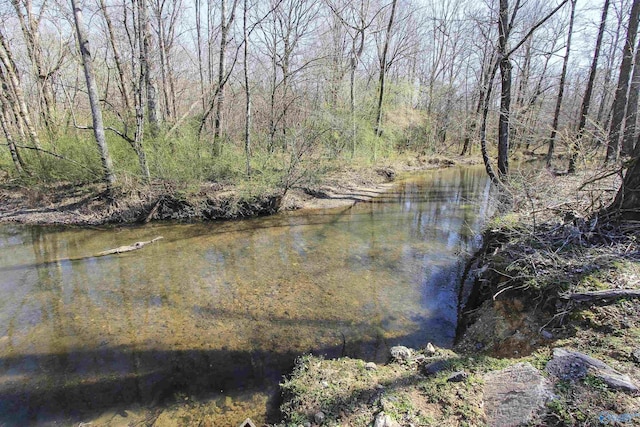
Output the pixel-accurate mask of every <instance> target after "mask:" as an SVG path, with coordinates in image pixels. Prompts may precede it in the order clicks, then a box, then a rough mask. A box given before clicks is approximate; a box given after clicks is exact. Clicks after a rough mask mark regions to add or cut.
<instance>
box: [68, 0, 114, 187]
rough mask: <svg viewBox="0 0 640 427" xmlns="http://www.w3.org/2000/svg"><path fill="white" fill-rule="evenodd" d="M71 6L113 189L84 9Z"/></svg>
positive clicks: (106, 172) (106, 179)
mask: <svg viewBox="0 0 640 427" xmlns="http://www.w3.org/2000/svg"><path fill="white" fill-rule="evenodd" d="M71 6H72V8H73V17H74V21H75V25H76V33H77V36H78V46H79V48H80V55H81V56H82V63H83V65H84V76H85V79H86V81H87V91H88V92H89V103H90V105H91V116H92V118H93V133H94V136H95V138H96V143H97V144H98V151H99V152H100V159H101V161H102V169H103V173H104V178H103V180H104V182H105V184H107V190H108V191H109V192H111V191H112V187H113V184H114V183H115V182H116V177H115V175H114V173H113V164H112V162H111V157H110V156H109V149H108V147H107V142H106V138H105V134H104V124H103V122H102V111H101V110H100V104H99V97H98V88H97V86H96V81H95V77H94V73H93V63H92V58H91V53H90V51H89V40H88V39H87V36H86V33H85V30H84V23H83V20H82V10H81V9H80V7H78V6H77V5H76V0H71Z"/></svg>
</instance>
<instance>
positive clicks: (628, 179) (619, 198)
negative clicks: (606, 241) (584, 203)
mask: <svg viewBox="0 0 640 427" xmlns="http://www.w3.org/2000/svg"><path fill="white" fill-rule="evenodd" d="M608 210H609V212H611V213H613V214H614V215H616V216H619V217H620V218H622V219H627V220H632V221H639V220H640V157H636V158H635V159H634V160H633V161H632V163H631V165H630V166H629V169H627V171H626V173H625V175H624V179H623V180H622V185H621V186H620V189H619V190H618V193H617V194H616V198H615V200H614V201H613V203H612V204H611V206H610V207H609V209H608Z"/></svg>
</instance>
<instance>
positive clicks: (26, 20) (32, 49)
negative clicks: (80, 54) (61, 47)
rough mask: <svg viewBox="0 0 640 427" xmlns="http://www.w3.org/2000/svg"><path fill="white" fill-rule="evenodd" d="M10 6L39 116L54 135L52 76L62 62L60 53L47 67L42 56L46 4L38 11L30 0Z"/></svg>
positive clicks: (23, 0)
mask: <svg viewBox="0 0 640 427" xmlns="http://www.w3.org/2000/svg"><path fill="white" fill-rule="evenodd" d="M11 4H12V5H13V8H14V10H15V12H16V15H17V16H18V21H19V22H20V28H21V30H22V34H23V36H24V41H25V47H26V50H27V55H28V56H29V59H30V61H31V64H32V66H33V75H34V76H35V77H36V82H37V86H38V95H39V98H40V101H41V116H42V121H43V123H44V125H45V128H46V129H47V130H48V131H49V132H50V133H51V134H55V129H56V126H57V124H56V120H55V94H54V91H53V85H52V76H53V74H54V73H56V72H57V71H58V70H59V68H60V66H61V65H62V61H63V60H64V53H62V54H61V55H60V57H59V59H58V61H57V63H56V64H53V66H47V64H46V63H45V59H44V55H43V46H42V43H41V37H40V28H39V27H40V22H41V20H42V17H43V14H44V12H45V10H46V8H47V2H43V3H42V5H41V6H40V10H39V11H37V12H36V11H34V10H33V3H32V2H31V0H11Z"/></svg>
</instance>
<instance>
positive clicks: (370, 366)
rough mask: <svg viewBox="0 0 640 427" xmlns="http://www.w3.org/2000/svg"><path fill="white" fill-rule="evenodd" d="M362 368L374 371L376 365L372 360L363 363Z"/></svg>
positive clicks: (376, 367)
mask: <svg viewBox="0 0 640 427" xmlns="http://www.w3.org/2000/svg"><path fill="white" fill-rule="evenodd" d="M364 369H366V370H367V371H375V370H376V369H378V365H376V364H375V363H373V362H367V363H365V365H364Z"/></svg>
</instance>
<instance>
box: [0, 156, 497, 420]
mask: <svg viewBox="0 0 640 427" xmlns="http://www.w3.org/2000/svg"><path fill="white" fill-rule="evenodd" d="M488 210H489V183H488V181H487V179H486V177H485V174H484V172H483V171H482V169H480V168H465V169H463V168H453V169H447V170H442V171H435V172H432V173H428V174H423V175H420V176H417V177H412V178H409V179H407V180H405V181H403V182H401V183H399V184H398V185H397V186H396V187H394V188H393V189H392V190H391V191H390V192H388V193H385V194H384V195H382V196H381V197H380V199H378V200H377V201H376V202H375V203H363V204H357V205H356V206H353V207H350V208H340V209H334V210H325V211H313V212H305V213H301V212H294V213H289V214H280V215H275V216H271V217H266V218H258V219H252V220H245V221H238V222H213V223H203V224H190V225H185V224H153V225H149V226H145V227H126V228H108V229H76V228H71V229H52V228H42V227H24V226H11V225H4V226H2V227H0V292H1V295H2V297H1V298H0V425H27V424H53V423H55V422H58V423H62V424H70V423H72V422H75V423H79V422H81V421H92V420H93V421H94V424H93V425H100V424H101V422H104V423H105V424H109V423H112V424H118V422H115V421H114V420H116V419H118V420H120V421H119V422H122V423H123V424H124V425H126V420H127V418H126V417H127V411H133V412H135V410H137V411H138V413H141V412H142V413H144V412H145V411H146V412H153V411H155V414H156V415H157V414H158V413H159V412H160V411H161V410H162V408H164V407H166V405H170V404H172V403H175V402H176V400H185V401H188V402H199V406H198V409H197V411H202V413H195V414H193V413H192V414H191V415H190V417H192V418H189V419H188V420H187V419H183V421H184V422H187V421H189V422H192V421H193V422H194V423H195V424H197V423H198V422H200V421H202V420H203V419H205V418H206V420H207V422H208V423H210V424H216V425H233V424H236V425H237V424H239V423H240V422H241V421H242V420H243V419H245V418H246V417H252V419H253V420H254V421H257V422H262V421H264V420H265V419H266V417H267V416H268V414H267V413H268V410H267V408H269V407H273V406H274V405H273V404H274V403H275V400H276V398H274V396H277V393H276V391H277V384H278V381H279V380H280V378H281V375H282V374H283V373H286V371H287V370H288V369H290V368H291V366H292V364H293V361H294V359H295V357H296V356H297V355H300V354H302V353H306V352H312V353H314V354H323V355H326V356H327V357H339V356H342V355H346V356H350V357H361V358H366V359H368V360H374V361H377V362H382V361H385V360H386V358H387V355H388V349H389V348H390V347H391V346H393V345H398V344H402V345H407V346H413V347H421V346H424V345H425V344H426V343H427V342H433V343H434V344H436V345H439V346H444V347H447V346H451V345H452V343H453V339H454V334H455V329H456V322H457V313H456V307H457V296H458V287H459V280H460V277H461V274H462V270H463V268H464V254H466V253H468V252H470V251H471V250H473V249H474V247H475V246H477V245H478V243H479V237H478V231H479V229H480V227H481V225H482V223H483V221H484V220H485V218H486V216H487V214H488ZM156 236H163V237H164V239H163V240H160V241H159V242H157V243H154V244H152V245H149V246H146V247H144V248H143V249H142V250H139V251H134V252H129V253H124V254H120V255H113V256H106V257H99V258H96V257H92V256H91V255H92V254H95V253H98V252H100V251H103V250H106V249H111V248H115V247H118V246H121V245H127V244H131V243H133V242H135V241H140V240H151V239H152V238H154V237H156ZM70 259H73V260H70ZM132 408H133V409H132ZM136 408H137V409H136ZM203 408H205V409H203ZM194 411H195V409H194ZM133 412H131V413H132V414H133ZM105 414H107V415H105ZM109 414H111V415H109ZM113 414H115V415H113ZM101 417H102V418H101ZM198 417H200V419H199V418H198ZM203 417H204V418H203ZM149 419H152V418H149ZM100 420H102V421H100ZM198 420H199V421H198ZM205 424H206V423H205Z"/></svg>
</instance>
